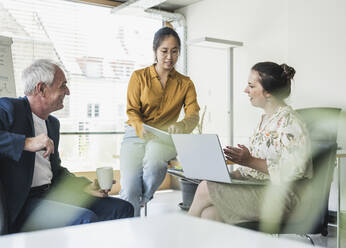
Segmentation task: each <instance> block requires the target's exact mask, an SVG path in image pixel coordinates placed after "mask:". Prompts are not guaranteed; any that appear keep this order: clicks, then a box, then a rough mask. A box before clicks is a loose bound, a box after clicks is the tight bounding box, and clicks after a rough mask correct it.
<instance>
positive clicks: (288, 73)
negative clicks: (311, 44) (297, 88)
mask: <svg viewBox="0 0 346 248" xmlns="http://www.w3.org/2000/svg"><path fill="white" fill-rule="evenodd" d="M280 67H281V68H282V69H283V70H284V71H283V72H282V76H284V77H286V78H287V79H288V80H291V79H293V77H294V74H296V70H294V68H293V67H290V66H288V65H286V64H282V65H280Z"/></svg>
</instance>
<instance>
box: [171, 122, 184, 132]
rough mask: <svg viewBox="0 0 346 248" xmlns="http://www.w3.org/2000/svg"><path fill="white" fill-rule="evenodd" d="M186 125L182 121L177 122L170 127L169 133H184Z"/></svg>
mask: <svg viewBox="0 0 346 248" xmlns="http://www.w3.org/2000/svg"><path fill="white" fill-rule="evenodd" d="M184 130H185V125H184V123H181V122H176V123H174V124H172V125H170V126H169V127H168V133H184Z"/></svg>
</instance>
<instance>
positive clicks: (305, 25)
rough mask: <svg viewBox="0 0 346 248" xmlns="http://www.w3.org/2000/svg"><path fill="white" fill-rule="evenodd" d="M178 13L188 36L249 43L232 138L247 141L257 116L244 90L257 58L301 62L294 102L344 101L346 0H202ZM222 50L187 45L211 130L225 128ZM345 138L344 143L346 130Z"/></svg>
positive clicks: (238, 58) (238, 68) (238, 67)
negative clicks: (183, 19) (182, 16)
mask: <svg viewBox="0 0 346 248" xmlns="http://www.w3.org/2000/svg"><path fill="white" fill-rule="evenodd" d="M180 12H181V13H183V14H184V15H185V17H186V19H187V26H188V40H191V39H195V38H200V37H203V36H210V37H215V38H221V39H229V40H235V41H241V42H244V46H243V47H240V48H236V49H235V51H234V52H235V54H234V63H235V66H234V92H235V93H234V100H233V102H234V123H235V126H234V134H235V137H234V138H235V143H238V142H239V143H246V142H247V137H248V136H249V135H251V133H252V130H253V128H254V127H255V125H256V124H257V122H258V120H259V115H260V113H261V110H259V109H254V108H253V107H252V106H250V103H249V100H248V97H247V96H246V94H244V93H243V89H244V87H245V85H246V83H247V77H248V73H249V69H250V68H251V66H252V65H253V64H255V63H256V62H259V61H269V60H270V61H275V62H277V63H283V62H285V63H287V64H288V65H291V66H293V67H294V68H295V69H296V71H297V73H296V77H295V82H294V83H293V89H292V90H293V92H292V96H291V98H290V99H289V100H288V102H289V103H290V104H291V105H292V106H293V107H295V108H298V107H299V108H300V107H311V106H332V107H341V108H346V94H345V93H346V82H345V81H346V80H345V76H344V74H345V73H344V67H345V66H346V32H345V30H346V1H344V0H330V1H325V0H305V1H301V0H203V1H201V2H198V3H196V4H193V5H190V6H188V7H186V8H183V9H181V10H180ZM225 56H226V51H222V50H212V49H210V48H200V47H191V46H190V47H189V50H188V74H189V76H190V77H191V78H192V80H193V81H194V83H195V84H196V88H197V91H198V96H199V102H200V105H201V106H203V105H205V104H207V105H208V109H209V111H212V112H211V113H207V115H206V121H205V128H206V131H213V132H214V131H216V132H218V133H221V134H222V135H225V134H224V129H225V126H224V124H222V123H223V121H222V120H224V119H225V112H224V110H225V109H226V106H225V104H226V100H224V101H223V100H222V99H223V98H225V97H226V95H225V94H226V92H225V89H226V83H227V82H226V81H227V79H226V73H227V69H228V68H227V65H226V57H225ZM208 116H211V117H212V118H208ZM345 126H346V124H345ZM226 128H227V127H226ZM341 137H342V138H341V139H340V141H341V142H344V140H345V139H346V135H345V134H344V136H341Z"/></svg>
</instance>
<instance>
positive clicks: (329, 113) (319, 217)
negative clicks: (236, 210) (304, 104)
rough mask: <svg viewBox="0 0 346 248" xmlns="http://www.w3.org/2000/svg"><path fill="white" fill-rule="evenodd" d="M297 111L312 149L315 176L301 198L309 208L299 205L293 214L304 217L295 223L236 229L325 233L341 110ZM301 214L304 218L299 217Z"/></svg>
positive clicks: (248, 224)
mask: <svg viewBox="0 0 346 248" xmlns="http://www.w3.org/2000/svg"><path fill="white" fill-rule="evenodd" d="M297 112H298V114H299V115H300V116H301V119H302V120H303V121H304V122H305V124H306V127H307V129H308V132H309V135H310V139H311V146H312V164H313V170H314V175H313V178H312V180H310V181H309V182H307V183H304V184H303V187H305V189H306V192H305V193H304V196H303V197H306V198H305V199H302V201H303V200H305V202H308V203H309V206H310V208H308V209H307V208H306V206H305V205H304V204H301V206H300V209H299V210H297V211H296V213H295V214H298V216H304V218H302V219H301V220H299V221H298V222H297V221H296V219H295V218H291V219H290V218H289V219H288V220H286V221H284V222H283V223H265V222H258V221H256V222H245V223H240V224H237V226H240V227H244V228H249V229H252V230H260V231H262V232H267V233H291V234H316V233H321V234H322V235H324V236H326V235H327V234H328V231H327V228H328V218H327V216H328V199H329V191H330V185H331V181H332V176H333V172H334V167H335V159H336V150H337V143H336V138H337V130H338V124H339V123H338V122H339V116H340V112H341V109H337V108H305V109H298V110H297ZM311 206H312V207H311ZM300 211H302V212H301V213H304V215H301V214H299V212H300ZM291 217H292V216H291ZM292 219H293V220H292Z"/></svg>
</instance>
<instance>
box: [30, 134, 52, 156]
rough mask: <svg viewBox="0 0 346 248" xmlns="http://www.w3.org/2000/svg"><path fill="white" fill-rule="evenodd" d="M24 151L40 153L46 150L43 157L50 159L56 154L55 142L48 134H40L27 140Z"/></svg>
mask: <svg viewBox="0 0 346 248" xmlns="http://www.w3.org/2000/svg"><path fill="white" fill-rule="evenodd" d="M24 150H25V151H29V152H38V151H42V150H45V152H44V153H43V157H45V158H46V157H48V156H49V155H50V154H51V153H54V142H53V140H51V139H50V138H49V137H48V136H47V135H46V134H44V133H43V134H40V135H38V136H36V137H33V138H26V139H25V143H24Z"/></svg>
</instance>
